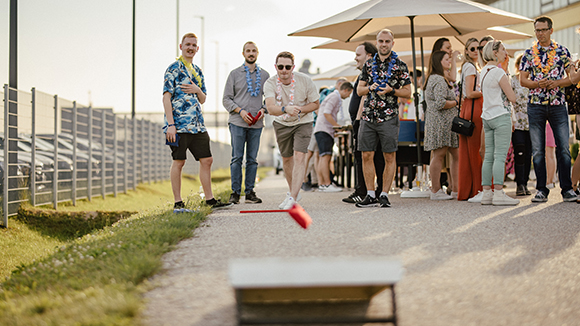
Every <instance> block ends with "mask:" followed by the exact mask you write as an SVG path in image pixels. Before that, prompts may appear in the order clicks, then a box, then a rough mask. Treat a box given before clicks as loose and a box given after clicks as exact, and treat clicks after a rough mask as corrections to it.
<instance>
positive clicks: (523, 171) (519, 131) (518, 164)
mask: <svg viewBox="0 0 580 326" xmlns="http://www.w3.org/2000/svg"><path fill="white" fill-rule="evenodd" d="M522 55H523V54H520V55H519V56H518V57H517V58H516V74H515V75H514V76H512V79H511V84H512V88H513V89H514V93H516V103H515V104H514V106H513V108H514V115H515V121H514V131H513V132H512V144H513V146H514V155H515V157H514V159H515V173H516V184H517V188H516V196H526V195H531V192H530V191H529V190H528V180H529V178H530V169H531V165H532V141H531V139H530V123H529V122H528V92H529V90H528V88H526V87H523V86H522V85H520V71H519V70H518V69H519V67H520V62H522Z"/></svg>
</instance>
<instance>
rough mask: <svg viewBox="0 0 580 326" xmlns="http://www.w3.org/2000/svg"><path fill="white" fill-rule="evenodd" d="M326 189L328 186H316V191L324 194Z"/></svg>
mask: <svg viewBox="0 0 580 326" xmlns="http://www.w3.org/2000/svg"><path fill="white" fill-rule="evenodd" d="M327 187H328V186H325V185H319V186H318V191H320V192H325V191H326V188H327Z"/></svg>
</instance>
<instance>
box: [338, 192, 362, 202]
mask: <svg viewBox="0 0 580 326" xmlns="http://www.w3.org/2000/svg"><path fill="white" fill-rule="evenodd" d="M363 198H364V197H363V196H361V195H359V194H357V193H356V192H353V193H352V194H350V195H349V196H348V197H346V198H343V199H342V201H343V202H345V203H349V204H356V203H360V202H362V201H363Z"/></svg>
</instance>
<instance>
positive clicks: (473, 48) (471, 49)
mask: <svg viewBox="0 0 580 326" xmlns="http://www.w3.org/2000/svg"><path fill="white" fill-rule="evenodd" d="M476 49H477V47H475V46H472V47H470V48H469V49H467V50H468V51H469V52H474V51H475V50H476Z"/></svg>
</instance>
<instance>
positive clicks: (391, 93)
mask: <svg viewBox="0 0 580 326" xmlns="http://www.w3.org/2000/svg"><path fill="white" fill-rule="evenodd" d="M387 94H388V95H390V96H395V89H393V90H392V91H390V92H388V93H387Z"/></svg>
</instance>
